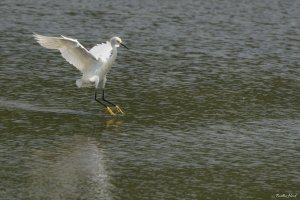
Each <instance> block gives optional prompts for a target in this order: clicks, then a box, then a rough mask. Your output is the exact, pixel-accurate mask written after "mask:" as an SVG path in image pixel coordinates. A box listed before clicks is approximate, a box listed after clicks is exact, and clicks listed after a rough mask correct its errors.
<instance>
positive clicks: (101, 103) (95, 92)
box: [95, 89, 107, 108]
mask: <svg viewBox="0 0 300 200" xmlns="http://www.w3.org/2000/svg"><path fill="white" fill-rule="evenodd" d="M95 100H96V101H97V102H98V103H100V104H101V105H103V106H104V107H105V108H106V107H107V106H106V105H105V104H104V103H103V102H101V101H100V100H99V99H97V89H96V90H95Z"/></svg>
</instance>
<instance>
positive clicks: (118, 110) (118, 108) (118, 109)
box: [115, 105, 125, 115]
mask: <svg viewBox="0 0 300 200" xmlns="http://www.w3.org/2000/svg"><path fill="white" fill-rule="evenodd" d="M115 108H116V111H117V112H119V113H121V115H124V114H125V113H124V112H123V111H122V109H121V108H120V107H119V106H118V105H116V107H115Z"/></svg>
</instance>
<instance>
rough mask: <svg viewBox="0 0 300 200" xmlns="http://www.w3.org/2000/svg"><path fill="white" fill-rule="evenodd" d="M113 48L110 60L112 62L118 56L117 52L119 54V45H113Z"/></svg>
mask: <svg viewBox="0 0 300 200" xmlns="http://www.w3.org/2000/svg"><path fill="white" fill-rule="evenodd" d="M112 48H113V49H112V55H111V57H110V59H109V61H108V62H109V63H110V64H112V63H113V62H114V61H115V60H116V57H117V54H118V51H117V47H115V46H113V47H112Z"/></svg>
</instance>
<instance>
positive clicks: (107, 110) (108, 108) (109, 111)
mask: <svg viewBox="0 0 300 200" xmlns="http://www.w3.org/2000/svg"><path fill="white" fill-rule="evenodd" d="M106 112H108V113H109V114H110V115H112V116H115V115H116V114H115V113H114V112H113V111H112V110H111V108H110V107H109V106H106Z"/></svg>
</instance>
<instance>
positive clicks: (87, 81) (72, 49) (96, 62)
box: [34, 34, 127, 115]
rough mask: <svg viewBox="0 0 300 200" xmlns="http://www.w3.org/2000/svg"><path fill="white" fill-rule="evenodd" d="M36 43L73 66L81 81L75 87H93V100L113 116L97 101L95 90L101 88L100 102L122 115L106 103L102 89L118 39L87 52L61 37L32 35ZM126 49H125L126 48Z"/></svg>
mask: <svg viewBox="0 0 300 200" xmlns="http://www.w3.org/2000/svg"><path fill="white" fill-rule="evenodd" d="M34 37H35V39H36V40H37V42H38V43H39V44H40V45H41V46H43V47H45V48H47V49H58V50H59V51H60V52H61V55H62V57H64V58H65V59H66V60H67V61H68V62H69V63H70V64H72V65H74V66H75V67H76V68H77V69H78V70H79V71H80V72H81V73H82V77H81V79H78V80H76V85H77V87H89V86H93V85H94V86H95V89H96V90H95V100H96V101H97V102H99V103H100V104H102V105H104V106H105V107H106V108H107V110H108V112H109V113H110V114H112V115H114V113H113V111H112V110H111V109H110V107H109V106H107V105H105V104H104V103H103V102H102V101H100V100H98V99H97V89H98V88H99V87H101V89H102V91H103V93H102V100H103V101H104V102H106V103H109V104H110V105H113V106H115V108H116V110H117V112H120V113H122V114H123V112H122V110H121V109H120V107H118V106H116V105H115V104H113V103H111V102H110V101H107V100H106V99H105V98H104V88H105V83H106V75H107V73H108V72H109V70H110V69H111V67H112V65H113V63H114V61H115V60H116V57H117V48H118V47H119V46H120V45H122V46H124V47H126V46H125V45H124V44H122V40H121V39H120V38H119V37H113V38H111V39H110V41H107V42H106V43H102V44H98V45H96V46H94V47H93V48H92V49H90V50H89V51H88V50H87V49H86V48H85V47H84V46H82V45H81V44H80V43H79V42H78V41H77V40H76V39H72V38H68V37H65V36H61V37H48V36H42V35H38V34H34ZM126 48H127V47H126Z"/></svg>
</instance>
